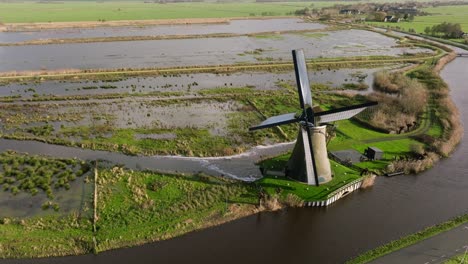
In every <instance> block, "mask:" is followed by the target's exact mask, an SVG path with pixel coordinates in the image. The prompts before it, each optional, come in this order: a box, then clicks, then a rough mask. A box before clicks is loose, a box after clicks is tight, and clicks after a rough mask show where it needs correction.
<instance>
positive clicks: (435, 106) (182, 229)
mask: <svg viewBox="0 0 468 264" xmlns="http://www.w3.org/2000/svg"><path fill="white" fill-rule="evenodd" d="M335 26H336V25H333V28H330V29H327V27H330V25H325V24H319V23H317V21H314V22H310V21H307V20H302V19H297V18H286V19H284V18H283V19H272V20H268V19H266V20H265V19H263V20H255V19H246V20H232V21H229V22H226V23H222V24H206V25H203V24H202V25H199V24H196V25H195V24H194V25H157V26H156V25H151V26H144V27H112V28H110V29H109V28H100V27H97V28H93V29H54V30H42V31H35V32H1V33H0V40H1V41H0V42H1V43H2V44H3V43H8V44H12V43H13V44H14V43H21V42H24V41H31V40H36V39H74V38H96V37H104V38H107V37H133V36H165V35H181V36H186V35H206V34H218V33H227V34H245V35H244V36H231V37H229V36H228V37H208V36H207V37H205V38H204V37H199V36H197V38H177V39H176V38H175V37H174V39H160V40H159V39H153V40H135V41H130V40H126V41H116V42H112V41H111V42H102V43H101V42H91V43H64V44H47V43H46V44H43V45H27V44H26V45H23V44H22V45H18V46H14V45H13V46H0V58H1V60H2V64H1V65H0V71H1V73H0V75H1V76H2V77H0V101H1V103H0V120H1V123H0V135H1V137H2V139H1V141H0V149H1V150H2V151H3V152H2V154H1V156H0V159H1V160H2V166H3V167H1V168H0V175H1V177H0V182H1V183H2V185H1V190H0V199H1V202H0V212H1V213H0V217H2V218H1V219H2V220H1V225H0V233H2V234H5V235H3V236H2V237H1V238H0V257H3V258H22V257H47V256H62V255H77V254H89V253H98V252H102V253H99V255H98V256H102V257H103V258H104V259H105V261H109V262H110V261H111V259H113V258H115V257H116V256H117V255H120V254H123V255H124V256H123V257H122V260H123V259H125V258H130V257H131V256H134V254H136V253H135V252H136V251H135V250H143V251H144V252H145V254H150V252H158V253H159V255H158V257H159V258H161V259H163V258H165V257H170V258H173V259H174V261H183V260H184V259H185V258H186V256H176V255H177V254H176V253H175V251H166V252H163V250H164V248H165V247H166V246H173V247H175V248H177V247H178V246H179V245H184V244H186V243H189V244H192V245H195V246H194V249H190V250H189V251H188V252H189V254H188V256H190V255H192V256H193V254H195V253H196V252H195V251H194V250H198V251H199V252H202V255H203V256H201V258H202V259H206V260H207V262H210V259H211V257H210V256H209V255H210V254H208V251H207V247H208V243H209V242H208V241H210V240H209V239H210V237H211V238H212V236H214V235H215V233H216V230H218V231H221V232H222V233H223V237H225V238H227V240H230V239H232V240H237V241H238V242H240V241H242V242H241V243H245V244H249V245H251V246H252V247H253V245H254V244H255V245H258V243H256V242H255V239H253V240H252V241H246V238H241V237H239V236H238V235H237V234H236V233H237V232H238V231H235V230H245V231H246V232H252V233H253V234H257V235H259V236H262V237H268V238H269V239H270V240H271V242H268V243H265V244H262V245H261V246H260V248H264V249H266V248H271V247H274V245H273V244H272V243H275V242H274V241H278V239H279V238H278V237H277V236H275V235H274V234H267V233H269V232H267V231H266V229H265V228H267V227H268V228H275V229H278V230H282V231H285V232H290V231H291V230H290V228H291V226H290V225H288V224H287V223H288V222H290V221H293V218H301V217H304V218H303V219H314V220H315V221H317V225H310V224H307V223H305V222H304V221H305V220H299V223H297V224H299V225H300V226H303V227H304V228H305V229H306V230H309V231H310V232H315V233H317V234H319V235H318V236H314V237H315V238H303V237H301V236H300V235H298V237H295V239H298V240H301V241H303V240H305V241H308V242H310V243H317V245H318V244H323V245H324V246H323V247H325V245H329V244H330V243H338V244H339V246H340V248H341V247H343V248H345V249H344V250H343V251H342V253H340V254H336V256H332V257H331V258H332V259H333V260H336V261H343V260H345V259H348V258H349V257H351V256H353V255H355V254H357V253H358V252H362V251H363V249H368V248H370V247H371V246H372V245H377V244H379V243H381V242H382V241H388V239H393V238H395V237H398V236H399V235H401V234H405V233H408V232H412V231H414V230H418V228H420V227H423V226H427V225H430V224H434V223H437V222H440V221H442V220H446V218H449V217H453V216H454V215H457V214H460V213H463V210H464V209H466V207H465V206H464V205H463V204H461V205H460V204H456V203H454V201H457V200H463V199H466V198H467V197H466V192H464V191H463V188H461V187H460V186H466V185H467V184H468V182H467V181H466V179H462V178H460V177H457V175H458V174H459V173H460V172H459V171H458V170H460V171H466V168H463V167H460V166H459V165H457V166H454V164H458V163H456V161H460V159H462V158H461V156H462V154H463V153H466V147H465V145H463V144H462V145H460V147H459V150H458V152H455V154H454V155H453V157H451V158H449V159H447V160H443V161H442V162H440V164H438V163H437V162H438V160H439V159H441V158H443V157H447V156H449V155H451V153H452V152H453V151H454V149H455V147H456V146H457V144H458V143H459V142H460V140H461V138H462V137H463V129H462V127H461V123H460V119H463V117H461V116H460V115H459V113H458V110H457V108H456V106H455V103H456V104H457V106H458V107H460V105H461V102H462V101H460V100H463V98H461V97H458V98H457V97H454V98H455V103H453V102H452V99H451V96H450V93H449V87H450V88H452V89H455V90H454V91H453V90H452V93H456V94H458V95H459V94H462V93H463V91H462V89H461V84H462V83H463V77H462V76H463V73H461V75H460V74H459V75H455V76H453V75H450V73H451V72H454V69H455V71H460V68H461V69H466V67H463V66H466V60H464V59H463V58H457V59H455V61H454V62H451V63H449V64H448V66H446V67H447V68H445V69H444V70H443V71H442V76H443V77H444V79H442V78H441V77H440V76H439V73H438V72H436V71H434V68H437V67H439V68H442V67H443V65H441V64H444V65H445V64H446V63H448V61H447V56H450V54H451V53H452V51H451V49H450V48H446V47H441V46H439V45H431V44H430V43H426V42H422V41H418V40H412V39H408V38H405V37H401V36H397V35H393V34H392V33H391V32H386V33H385V32H383V33H384V34H381V33H379V32H375V31H371V30H366V29H363V28H362V27H359V28H358V27H356V28H352V29H345V28H336V27H335ZM275 31H288V33H284V34H283V33H278V32H276V33H275ZM292 31H298V32H292ZM264 32H266V33H264ZM272 32H273V33H272ZM247 34H251V35H247ZM292 47H294V48H304V51H305V54H306V56H307V59H308V63H309V73H308V74H309V78H310V80H311V89H312V91H313V94H314V103H315V104H316V106H317V107H316V109H317V110H318V111H324V110H330V109H333V108H337V107H340V106H345V105H349V104H352V103H363V102H368V101H378V102H379V105H378V106H376V107H374V108H372V109H369V111H365V112H364V113H362V114H361V115H359V116H357V117H356V118H355V119H352V120H346V121H339V122H336V123H335V124H333V126H331V129H330V130H329V134H328V137H329V139H330V141H329V143H328V144H329V145H328V148H329V149H330V150H332V151H334V150H342V149H350V148H352V149H356V150H358V151H360V152H363V151H364V149H366V148H367V147H369V146H377V147H379V148H380V149H382V150H384V152H385V155H384V158H383V159H382V160H381V161H374V162H372V161H364V162H361V163H358V164H355V165H354V166H353V167H352V168H348V167H345V166H342V165H340V164H337V163H336V164H335V163H333V165H334V167H335V170H336V171H335V173H336V175H337V176H336V177H335V180H334V181H333V182H331V183H330V184H328V185H324V186H323V187H322V188H321V189H316V190H310V189H309V188H308V187H305V186H302V185H298V183H296V182H293V181H290V180H288V179H278V178H275V177H274V176H272V175H270V176H268V177H267V178H263V179H261V178H262V174H261V173H260V170H259V169H258V166H259V164H262V163H263V164H270V166H280V165H281V164H284V160H285V157H286V158H287V156H288V153H289V151H290V150H291V147H292V145H293V144H291V142H292V141H293V140H294V139H295V137H296V133H297V127H296V126H294V125H287V126H284V127H281V128H278V129H269V130H264V131H261V132H255V133H251V132H248V128H249V127H250V126H252V125H255V124H257V123H259V122H261V121H262V120H263V119H265V118H266V117H269V116H273V115H277V114H282V113H288V112H298V111H299V105H298V103H297V96H298V95H297V91H296V86H295V77H294V73H293V68H292V64H291V56H290V50H291V48H292ZM444 60H445V61H444ZM455 64H456V65H457V66H452V65H455ZM236 65H238V66H242V67H244V68H242V69H241V70H237V68H236ZM206 67H212V69H213V70H212V71H211V72H210V71H208V72H207V71H206V69H205V68H206ZM230 67H231V69H230ZM161 69H165V70H166V71H167V72H161ZM87 73H91V74H92V73H99V74H94V75H92V76H87V75H86V74H87ZM444 80H445V82H447V83H448V85H447V84H446V83H445V82H444ZM463 111H464V109H463V108H461V109H460V112H462V113H463ZM463 120H464V119H463ZM7 149H8V150H7ZM26 152H29V153H26ZM278 164H280V165H278ZM431 167H434V169H430V170H429V171H426V172H423V173H422V174H421V175H418V176H414V175H413V176H412V175H407V176H402V177H399V178H398V179H396V180H394V179H392V180H390V179H388V178H383V177H378V178H377V180H376V183H375V186H374V187H372V188H371V189H370V190H365V191H361V192H358V193H356V194H353V195H350V196H349V197H346V198H345V199H344V200H343V202H341V203H338V204H337V205H334V206H333V207H332V208H330V210H328V209H327V211H326V214H325V211H324V210H314V209H311V208H296V207H301V206H302V205H303V202H304V201H308V200H314V199H320V198H323V196H326V193H327V192H330V191H332V190H333V188H339V187H340V186H342V185H344V184H346V183H347V182H349V181H352V180H354V179H358V178H359V177H360V176H361V175H360V174H361V170H367V171H370V172H371V173H374V174H379V175H383V174H384V173H386V172H394V171H404V172H405V173H408V174H410V173H416V172H421V171H424V170H428V169H429V168H431ZM446 170H451V171H452V172H453V173H445V172H444V174H449V175H447V178H448V183H447V182H445V181H444V180H443V179H441V177H439V175H440V174H441V173H442V171H446ZM457 171H458V172H457ZM457 173H458V174H457ZM414 182H417V184H418V187H416V188H415V189H413V188H412V187H411V186H412V184H414ZM434 182H437V183H438V184H441V183H443V184H442V187H441V188H440V189H434V188H433V185H434ZM455 186H458V187H455ZM395 189H398V191H397V192H395V191H394V190H395ZM426 189H430V190H431V192H432V193H431V194H430V193H428V192H426V191H425V190H426ZM448 190H450V192H451V195H450V196H448V195H445V196H443V195H442V196H443V198H440V197H441V194H442V193H443V192H444V191H448ZM432 196H436V197H439V198H438V199H436V200H434V199H433V198H432ZM389 199H392V200H394V201H395V202H398V203H399V204H401V206H398V208H390V209H389V208H386V207H385V206H381V204H382V203H385V202H386V201H388V200H389ZM427 199H430V200H431V199H432V200H431V201H432V203H433V204H435V205H434V206H436V205H442V204H446V203H454V204H455V205H454V206H453V207H451V209H450V210H449V209H448V208H444V209H443V210H442V212H440V214H438V215H437V216H436V217H432V215H431V214H430V213H431V210H432V209H433V208H432V207H430V206H428V205H426V204H425V203H424V204H423V203H422V201H425V200H427ZM372 201H374V202H372ZM379 203H380V205H379ZM19 205H21V207H19ZM278 208H288V209H285V210H283V211H280V212H266V211H275V210H276V209H278ZM414 208H418V210H414ZM397 209H398V211H399V212H405V213H406V214H408V215H409V217H411V216H415V214H418V215H425V216H429V215H431V217H428V218H427V219H424V220H423V221H414V222H412V223H406V222H405V225H402V221H403V220H402V219H394V221H393V222H392V223H390V224H389V225H390V226H391V227H392V228H393V230H397V231H395V232H380V233H379V232H375V234H373V235H371V237H372V239H374V240H373V241H376V242H373V243H367V242H366V241H365V239H364V238H362V239H357V240H356V234H357V233H359V232H362V231H363V230H362V229H363V228H364V227H359V226H360V225H361V224H360V223H362V221H365V219H363V218H362V217H363V216H362V215H361V214H359V213H354V212H355V211H356V210H374V211H376V212H378V213H377V214H375V215H373V216H368V218H366V219H372V223H374V222H375V223H377V222H379V221H383V219H387V217H388V216H390V215H392V214H393V212H395V210H397ZM414 211H417V212H414ZM249 215H250V216H249ZM340 215H341V216H340ZM343 215H346V217H343ZM247 216H248V217H247ZM263 217H264V218H265V219H267V220H264V219H262V218H263ZM238 218H242V219H241V220H237V221H234V222H231V223H228V224H226V225H225V226H223V227H216V228H210V229H206V230H204V231H201V232H196V233H189V232H191V231H194V230H198V229H202V228H207V227H210V226H214V225H219V224H221V223H225V222H228V221H232V220H235V219H238ZM346 218H349V220H350V222H347V219H346ZM418 218H419V217H418ZM256 221H260V222H261V223H262V226H257V225H256V224H255V222H256ZM58 225H61V226H63V228H62V230H60V231H59V230H57V226H58ZM330 225H333V227H334V230H333V231H330V232H331V233H332V234H330V232H329V231H326V230H328V229H327V228H326V227H327V226H328V227H330ZM344 225H353V227H354V228H352V229H355V230H350V229H346V231H345V230H343V228H344ZM361 226H362V225H361ZM223 228H224V229H223ZM330 228H331V227H330ZM366 228H370V229H372V230H377V229H378V228H379V225H377V224H370V225H366ZM186 233H189V234H188V235H185V236H182V237H181V238H179V239H176V240H169V241H166V242H164V243H167V244H161V245H162V246H161V248H158V249H154V248H153V246H152V244H148V245H145V246H140V247H137V248H133V249H131V250H129V251H125V252H124V253H120V252H123V251H111V252H103V251H106V250H109V249H115V248H121V247H128V246H135V245H141V244H144V243H148V242H154V241H160V240H167V239H169V238H173V237H175V236H180V235H182V234H186ZM335 233H336V234H335ZM338 234H340V235H339V236H342V237H343V239H342V240H339V241H334V242H332V241H330V242H328V243H322V242H320V241H319V237H321V238H323V237H324V236H328V235H331V236H334V237H336V236H338ZM21 237H29V238H30V239H29V240H28V241H27V242H24V241H23V240H22V239H21ZM351 238H352V240H353V243H355V244H353V245H350V244H349V241H351ZM346 241H348V242H346ZM319 242H320V243H319ZM178 243H179V244H178ZM301 243H302V242H301ZM209 244H210V245H211V246H213V245H212V244H211V243H209ZM156 245H159V243H158V244H156ZM165 245H166V246H165ZM157 247H158V246H157ZM214 247H215V248H216V249H218V250H220V252H222V253H223V257H222V258H229V256H231V257H232V256H235V255H240V256H242V255H243V254H252V256H253V257H254V258H260V254H259V253H253V252H252V251H251V250H250V249H248V250H247V251H246V253H241V252H240V251H242V250H241V249H240V248H238V247H237V248H232V247H230V246H228V245H227V244H225V243H223V242H221V241H220V242H219V244H218V245H214ZM319 248H320V247H319ZM153 250H155V251H153ZM38 252H39V253H38ZM273 255H275V256H277V254H273ZM313 255H314V257H317V258H318V259H321V260H325V259H328V257H330V256H327V255H326V254H325V253H323V252H322V253H321V252H320V251H318V252H315V253H314V254H313ZM277 257H278V256H277ZM299 257H300V258H302V257H304V258H306V256H303V255H300V256H299ZM88 258H90V256H89V255H84V256H81V257H74V258H72V259H71V260H72V261H76V262H78V261H82V260H85V259H88ZM59 260H60V259H57V258H48V259H45V260H44V259H43V260H39V261H51V262H54V261H59Z"/></svg>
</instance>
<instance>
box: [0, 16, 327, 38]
mask: <svg viewBox="0 0 468 264" xmlns="http://www.w3.org/2000/svg"><path fill="white" fill-rule="evenodd" d="M325 27H326V25H323V24H318V23H306V22H304V21H303V20H302V19H297V18H290V19H247V20H231V21H230V22H229V23H226V24H186V25H157V26H143V27H101V28H99V27H98V28H81V29H79V28H75V29H73V28H69V29H54V30H43V31H34V32H0V43H14V42H21V41H27V40H37V39H57V38H58V39H64V38H95V37H124V36H163V35H202V34H219V33H232V34H250V33H259V32H271V31H286V30H312V29H323V28H325Z"/></svg>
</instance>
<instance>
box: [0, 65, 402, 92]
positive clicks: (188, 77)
mask: <svg viewBox="0 0 468 264" xmlns="http://www.w3.org/2000/svg"><path fill="white" fill-rule="evenodd" d="M398 67H401V65H396V66H392V67H385V68H383V67H382V68H374V69H366V68H363V69H338V70H322V71H310V72H309V79H310V80H311V83H312V84H314V83H321V84H326V85H329V86H331V87H334V88H340V87H341V86H342V85H343V84H350V83H358V82H361V81H362V82H363V83H365V84H366V85H367V86H368V87H372V83H373V81H374V75H373V74H374V73H375V72H377V71H380V70H384V69H394V68H398ZM360 77H361V78H362V80H360ZM293 81H295V76H294V72H293V71H290V72H287V73H268V72H250V73H234V74H210V73H200V74H183V75H174V76H172V75H167V76H157V77H139V78H128V79H123V80H114V81H112V82H109V81H67V82H64V81H43V82H28V83H10V84H7V85H0V96H21V97H22V98H31V97H33V96H34V95H35V94H38V95H56V96H61V95H62V96H63V95H94V94H112V93H153V92H184V93H196V92H198V91H200V90H204V89H213V88H218V87H224V88H231V87H246V86H253V87H254V88H255V89H259V90H270V89H274V90H276V89H279V88H280V87H279V86H278V82H293ZM106 86H107V87H110V86H112V88H111V89H109V88H107V89H105V88H102V87H106ZM371 90H372V89H369V90H368V91H371Z"/></svg>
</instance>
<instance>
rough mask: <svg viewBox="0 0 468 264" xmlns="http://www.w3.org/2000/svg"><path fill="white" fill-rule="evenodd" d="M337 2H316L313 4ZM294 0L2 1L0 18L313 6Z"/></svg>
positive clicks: (251, 12) (193, 14)
mask: <svg viewBox="0 0 468 264" xmlns="http://www.w3.org/2000/svg"><path fill="white" fill-rule="evenodd" d="M336 3H338V2H328V1H323V2H314V3H313V4H314V7H317V8H320V7H324V6H331V5H334V4H336ZM310 5H311V4H310V3H308V2H295V3H252V2H250V3H246V2H243V3H173V4H146V3H142V2H136V1H135V2H117V1H109V2H107V1H106V2H93V1H89V2H88V1H86V2H85V1H81V2H80V1H74V2H69V1H66V2H61V3H47V4H42V3H37V2H23V3H0V19H1V22H4V23H24V22H67V21H68V22H69V21H98V20H102V19H103V20H106V21H109V20H146V19H176V18H224V17H248V16H259V17H261V16H262V15H269V16H271V15H273V16H284V15H287V14H289V13H291V12H294V11H295V10H297V9H301V8H304V7H306V6H310Z"/></svg>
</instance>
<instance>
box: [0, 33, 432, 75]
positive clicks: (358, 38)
mask: <svg viewBox="0 0 468 264" xmlns="http://www.w3.org/2000/svg"><path fill="white" fill-rule="evenodd" d="M396 44H397V43H396V40H395V39H393V38H389V37H386V36H383V35H381V34H378V33H374V32H370V31H363V30H346V31H334V32H329V33H328V35H327V36H324V37H321V38H313V37H312V38H311V37H308V36H305V35H301V34H285V35H273V36H267V37H233V38H206V39H204V38H201V39H176V40H174V39H172V40H152V41H132V42H112V43H85V44H66V45H43V46H17V47H0V61H1V62H2V63H1V64H0V71H28V70H60V69H70V68H74V69H99V68H129V67H132V68H143V67H173V66H189V65H219V64H235V63H245V62H249V63H252V62H259V61H260V62H262V61H265V60H266V61H268V60H285V61H286V60H287V61H290V58H291V49H293V48H303V49H304V50H305V54H306V56H307V58H318V57H350V56H368V55H402V54H405V53H418V52H430V51H429V50H427V49H421V48H408V47H395V45H396ZM257 49H262V50H263V52H261V54H252V53H248V52H252V51H254V50H257ZM246 52H247V53H246Z"/></svg>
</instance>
